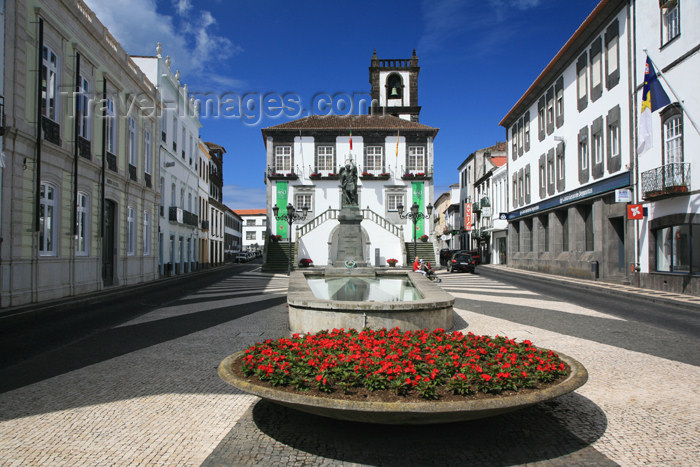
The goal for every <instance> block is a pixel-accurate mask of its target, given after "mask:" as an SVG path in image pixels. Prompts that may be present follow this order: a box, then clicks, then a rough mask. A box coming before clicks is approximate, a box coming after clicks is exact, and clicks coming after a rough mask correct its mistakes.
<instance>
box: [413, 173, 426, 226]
mask: <svg viewBox="0 0 700 467" xmlns="http://www.w3.org/2000/svg"><path fill="white" fill-rule="evenodd" d="M413 202H414V203H417V204H418V212H420V213H422V212H423V209H425V202H424V200H423V182H413ZM423 222H424V220H423V219H418V222H416V237H421V236H423V234H424V233H425V228H424V224H423Z"/></svg>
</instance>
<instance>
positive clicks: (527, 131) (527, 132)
mask: <svg viewBox="0 0 700 467" xmlns="http://www.w3.org/2000/svg"><path fill="white" fill-rule="evenodd" d="M529 150H530V112H525V152H527V151H529Z"/></svg>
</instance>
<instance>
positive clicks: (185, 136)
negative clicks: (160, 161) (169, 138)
mask: <svg viewBox="0 0 700 467" xmlns="http://www.w3.org/2000/svg"><path fill="white" fill-rule="evenodd" d="M185 141H187V132H186V131H185V127H184V126H183V127H182V146H181V147H180V151H181V152H182V160H185V149H187V148H186V146H185Z"/></svg>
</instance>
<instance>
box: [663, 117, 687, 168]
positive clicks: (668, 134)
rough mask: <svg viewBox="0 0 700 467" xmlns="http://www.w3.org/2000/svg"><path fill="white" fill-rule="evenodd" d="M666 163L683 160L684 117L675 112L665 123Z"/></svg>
mask: <svg viewBox="0 0 700 467" xmlns="http://www.w3.org/2000/svg"><path fill="white" fill-rule="evenodd" d="M663 136H664V158H665V164H674V163H678V162H683V119H682V115H681V114H675V115H673V116H671V117H670V118H668V119H666V120H665V121H664V123H663Z"/></svg>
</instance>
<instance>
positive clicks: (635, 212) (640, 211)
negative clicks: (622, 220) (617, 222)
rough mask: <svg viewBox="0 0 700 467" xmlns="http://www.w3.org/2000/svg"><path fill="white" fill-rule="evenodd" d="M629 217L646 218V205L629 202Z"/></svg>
mask: <svg viewBox="0 0 700 467" xmlns="http://www.w3.org/2000/svg"><path fill="white" fill-rule="evenodd" d="M627 219H644V207H643V206H642V205H641V204H628V205H627Z"/></svg>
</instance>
